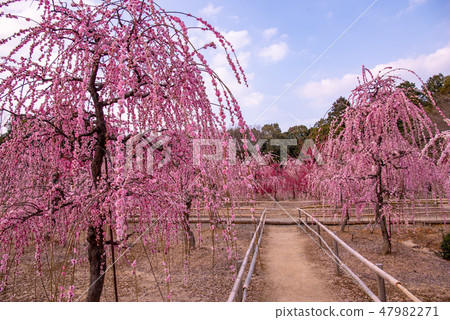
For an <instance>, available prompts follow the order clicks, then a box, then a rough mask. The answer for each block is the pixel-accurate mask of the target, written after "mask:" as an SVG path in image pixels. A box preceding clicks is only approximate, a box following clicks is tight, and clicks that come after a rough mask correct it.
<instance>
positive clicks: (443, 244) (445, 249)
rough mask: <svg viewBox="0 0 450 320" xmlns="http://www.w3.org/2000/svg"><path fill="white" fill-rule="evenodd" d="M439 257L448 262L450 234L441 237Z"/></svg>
mask: <svg viewBox="0 0 450 320" xmlns="http://www.w3.org/2000/svg"><path fill="white" fill-rule="evenodd" d="M441 250H442V252H441V255H442V258H444V259H445V260H450V232H449V233H447V234H446V235H444V236H443V237H442V242H441Z"/></svg>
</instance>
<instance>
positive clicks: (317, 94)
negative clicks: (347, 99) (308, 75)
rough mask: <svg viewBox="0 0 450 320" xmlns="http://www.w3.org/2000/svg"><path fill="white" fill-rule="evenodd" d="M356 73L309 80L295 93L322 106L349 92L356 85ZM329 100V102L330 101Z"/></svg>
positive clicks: (315, 104)
mask: <svg viewBox="0 0 450 320" xmlns="http://www.w3.org/2000/svg"><path fill="white" fill-rule="evenodd" d="M357 77H358V75H356V74H350V73H348V74H346V75H344V76H343V77H341V78H331V79H330V78H328V79H322V80H320V81H309V82H308V83H306V84H305V85H303V86H301V87H300V88H298V90H297V93H298V95H299V96H300V98H302V99H307V100H311V105H312V106H314V107H316V108H323V107H324V106H326V105H331V103H332V101H334V100H335V99H337V98H339V96H342V95H343V96H348V94H349V92H350V91H351V90H352V89H353V88H355V87H356V85H357V83H358V79H357ZM330 101H331V103H330Z"/></svg>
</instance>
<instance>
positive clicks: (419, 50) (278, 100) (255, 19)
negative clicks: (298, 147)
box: [0, 0, 450, 130]
mask: <svg viewBox="0 0 450 320" xmlns="http://www.w3.org/2000/svg"><path fill="white" fill-rule="evenodd" d="M87 1H93V2H95V1H97V0H87ZM156 2H157V3H158V4H159V5H160V6H161V7H163V8H164V9H166V10H168V11H170V10H175V11H183V12H186V13H191V14H193V15H196V16H200V17H202V18H204V19H206V20H207V21H208V22H210V23H211V24H212V25H213V26H215V27H216V28H217V30H219V31H220V32H221V33H223V34H224V35H225V36H226V38H227V39H228V40H229V41H230V42H231V43H232V44H233V45H234V47H235V49H236V52H237V56H238V58H239V59H240V61H241V64H242V65H243V67H244V70H245V72H246V74H247V76H248V79H249V86H248V87H244V86H242V85H238V84H237V82H236V80H235V79H234V78H233V74H232V72H231V69H230V68H228V67H227V65H226V60H225V58H224V55H223V53H222V52H221V51H220V50H211V51H210V52H209V54H208V55H207V58H208V61H209V62H210V65H211V66H212V67H213V69H215V71H216V72H217V73H218V74H219V75H220V77H221V78H222V80H223V81H224V82H225V83H226V84H227V85H228V87H229V88H231V90H232V91H233V94H234V95H235V96H236V98H237V99H238V102H239V104H240V106H241V109H242V111H243V114H244V117H245V119H246V121H247V123H248V124H249V125H254V126H258V125H263V124H266V123H275V122H276V123H279V124H280V126H281V128H282V129H283V130H287V129H288V128H289V127H290V126H293V125H297V124H305V125H307V126H311V125H313V124H314V123H315V122H316V121H317V120H318V119H320V118H321V117H323V116H324V115H325V113H326V112H327V110H328V109H329V108H330V107H331V105H332V103H333V102H334V101H335V100H336V99H337V98H339V96H344V97H348V96H349V94H350V91H351V90H352V89H353V88H354V87H355V86H356V85H357V77H358V76H360V75H361V69H362V65H365V66H366V67H367V68H369V69H371V70H380V69H382V68H383V67H385V66H393V67H402V68H408V69H411V70H413V71H415V72H416V73H417V74H418V75H419V76H420V77H422V78H423V80H424V81H426V80H427V79H428V77H430V76H431V75H434V74H437V73H443V74H444V75H448V74H450V1H448V0H396V1H392V0H378V1H375V0H319V1H311V0H278V1H274V0H271V1H269V0H227V1H219V0H188V1H187V0H159V1H156ZM368 8H370V9H368ZM19 10H20V11H21V12H22V14H23V15H24V16H35V15H37V14H38V13H37V12H36V11H34V9H33V8H32V7H30V6H29V5H24V6H22V7H20V9H19ZM365 11H367V12H366V13H365V14H364V15H363V16H362V17H361V14H362V13H364V12H365ZM358 17H360V19H359V20H357V19H358ZM356 20H357V22H356V23H355V21H356ZM0 23H1V25H2V28H0V37H3V36H5V35H7V34H8V35H9V34H10V33H11V31H12V30H13V29H17V27H19V26H17V25H16V26H14V25H11V24H4V23H2V21H1V20H0ZM192 23H193V24H194V25H195V23H196V22H195V21H190V23H189V22H188V24H190V25H192ZM352 24H353V26H352V27H351V28H350V29H349V30H348V31H347V32H345V33H344V31H345V30H346V29H348V27H349V26H351V25H352ZM343 33H344V34H343ZM342 34H343V35H342ZM341 35H342V37H340V36H341ZM339 37H340V38H339ZM338 38H339V40H338V41H336V40H337V39H338ZM192 40H193V42H194V43H195V44H196V45H197V46H198V47H200V46H203V45H204V44H206V43H209V42H211V40H213V38H212V37H211V35H207V34H204V33H202V32H199V31H198V30H197V31H195V30H194V31H192ZM335 41H336V43H335V44H334V45H333V46H332V47H331V48H329V47H330V45H331V44H333V42H335ZM327 48H329V50H328V51H327V52H326V53H325V54H323V53H324V51H325V50H326V49H327ZM2 54H6V52H2V51H0V55H2ZM321 55H323V56H322V57H321ZM318 58H320V59H318ZM314 62H316V63H315V64H313V63H314ZM312 64H313V65H312ZM400 75H401V76H405V77H406V79H408V80H414V81H415V79H413V78H411V77H410V76H409V75H403V74H400Z"/></svg>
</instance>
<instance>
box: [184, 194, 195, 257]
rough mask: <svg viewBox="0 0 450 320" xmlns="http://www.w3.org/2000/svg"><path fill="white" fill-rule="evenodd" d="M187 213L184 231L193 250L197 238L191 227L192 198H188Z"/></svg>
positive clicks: (185, 214)
mask: <svg viewBox="0 0 450 320" xmlns="http://www.w3.org/2000/svg"><path fill="white" fill-rule="evenodd" d="M185 204H186V211H185V212H184V217H183V218H184V229H185V231H186V240H189V241H187V242H189V247H190V248H191V249H195V236H194V232H192V229H191V226H190V225H189V213H190V210H191V205H192V197H190V196H188V197H187V198H186V202H185Z"/></svg>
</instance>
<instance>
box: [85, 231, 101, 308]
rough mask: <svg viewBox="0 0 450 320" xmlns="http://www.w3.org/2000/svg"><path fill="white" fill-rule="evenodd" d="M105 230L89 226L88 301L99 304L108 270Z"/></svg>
mask: <svg viewBox="0 0 450 320" xmlns="http://www.w3.org/2000/svg"><path fill="white" fill-rule="evenodd" d="M103 240H104V239H103V230H102V229H101V228H100V229H99V228H95V227H94V226H92V225H91V226H89V229H88V235H87V242H88V258H89V271H90V281H89V284H90V286H89V291H88V294H87V298H86V301H88V302H98V301H100V296H101V295H102V291H103V283H104V282H105V270H106V254H105V247H104V242H103Z"/></svg>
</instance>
